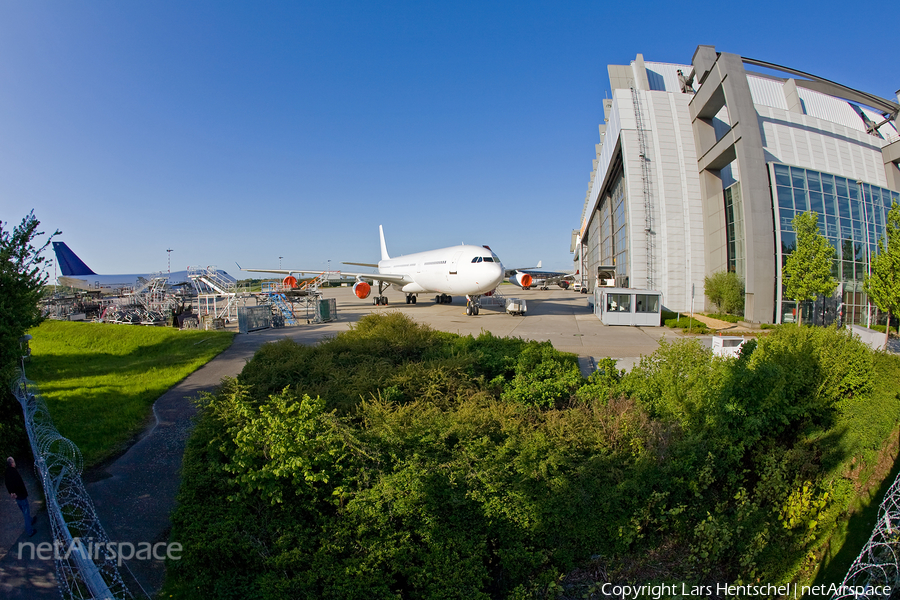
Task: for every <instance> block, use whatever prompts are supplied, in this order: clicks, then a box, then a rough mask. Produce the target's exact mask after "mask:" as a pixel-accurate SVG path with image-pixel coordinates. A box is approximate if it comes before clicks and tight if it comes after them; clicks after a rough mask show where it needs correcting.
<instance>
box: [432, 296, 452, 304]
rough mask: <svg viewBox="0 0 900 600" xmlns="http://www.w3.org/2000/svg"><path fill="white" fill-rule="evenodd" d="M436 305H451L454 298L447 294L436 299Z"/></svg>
mask: <svg viewBox="0 0 900 600" xmlns="http://www.w3.org/2000/svg"><path fill="white" fill-rule="evenodd" d="M434 302H435V304H450V303H452V302H453V296H448V295H447V294H441V295H440V296H435V297H434Z"/></svg>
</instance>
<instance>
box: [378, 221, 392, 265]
mask: <svg viewBox="0 0 900 600" xmlns="http://www.w3.org/2000/svg"><path fill="white" fill-rule="evenodd" d="M378 233H379V234H380V235H381V260H389V259H390V258H391V257H390V256H389V255H388V251H387V244H385V243H384V227H382V226H381V225H379V226H378Z"/></svg>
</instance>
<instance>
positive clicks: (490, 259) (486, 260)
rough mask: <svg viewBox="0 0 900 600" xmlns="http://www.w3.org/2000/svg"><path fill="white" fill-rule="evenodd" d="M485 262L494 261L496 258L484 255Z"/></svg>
mask: <svg viewBox="0 0 900 600" xmlns="http://www.w3.org/2000/svg"><path fill="white" fill-rule="evenodd" d="M484 262H494V259H493V258H491V257H490V256H485V257H484Z"/></svg>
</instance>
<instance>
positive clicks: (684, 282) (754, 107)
mask: <svg viewBox="0 0 900 600" xmlns="http://www.w3.org/2000/svg"><path fill="white" fill-rule="evenodd" d="M608 71H609V79H610V87H611V89H612V98H610V99H607V100H604V104H603V110H604V118H605V123H604V124H602V125H600V140H601V141H600V144H598V145H597V147H596V150H597V156H596V159H595V161H594V169H593V172H592V173H591V182H590V185H589V188H588V193H587V197H586V198H585V203H584V210H583V212H582V218H581V227H580V228H579V229H578V230H575V231H573V237H572V248H571V249H572V251H573V252H574V260H575V268H576V269H579V272H580V273H582V274H583V278H584V283H585V285H586V286H587V287H588V289H589V290H593V289H594V287H596V286H598V285H604V284H605V285H616V286H619V287H631V288H643V289H651V290H658V291H660V292H662V294H663V304H664V305H665V306H666V307H667V308H669V309H670V310H675V311H687V310H689V309H690V307H691V298H692V290H693V294H694V300H693V306H694V310H696V311H701V310H704V309H707V308H711V307H707V306H706V304H707V301H706V300H705V298H704V295H703V281H704V277H705V276H707V275H711V274H713V273H715V272H718V271H722V270H731V271H735V272H736V273H737V274H738V275H739V276H740V277H741V278H742V279H743V280H744V283H745V289H746V295H745V318H746V320H748V321H751V322H754V323H781V322H785V321H791V320H793V319H794V318H795V315H796V309H797V307H796V306H795V305H794V302H793V301H791V300H790V299H787V298H783V297H782V281H781V269H782V266H783V264H784V260H785V258H786V256H787V255H788V254H789V253H790V252H791V250H792V248H793V244H794V242H795V238H794V233H793V231H792V227H791V220H792V219H793V217H794V215H795V214H796V213H797V212H803V211H807V210H813V211H815V212H817V213H818V214H819V226H820V231H821V233H822V234H823V235H825V236H826V237H827V239H828V240H829V242H831V244H832V245H833V246H834V248H835V250H836V252H837V254H836V257H837V259H836V260H835V267H834V274H835V277H836V279H837V280H838V281H839V283H840V285H839V287H838V292H837V293H836V295H835V298H833V299H827V300H824V301H819V302H817V303H808V305H804V307H803V310H804V321H806V320H807V318H810V319H812V320H813V321H818V322H822V321H825V322H828V321H831V320H833V319H834V318H835V317H836V316H837V315H838V313H841V318H842V319H844V320H845V321H848V322H850V321H852V322H857V323H865V321H866V319H867V318H870V316H871V314H872V311H871V308H870V307H869V306H868V302H867V299H866V297H865V294H863V293H862V279H863V275H864V274H865V273H866V272H867V269H868V267H869V257H870V256H871V255H872V254H874V253H875V252H876V249H877V240H878V238H879V237H880V236H881V234H882V231H883V227H884V223H885V216H886V214H887V210H888V208H889V207H890V205H891V203H892V202H900V166H898V163H900V135H898V129H897V127H898V125H897V120H896V119H897V115H898V112H900V92H898V97H897V99H896V100H885V99H882V98H879V97H877V96H874V95H872V94H868V93H865V92H861V91H857V90H853V89H850V88H848V87H846V86H843V85H841V84H838V83H834V82H832V81H828V80H826V79H823V78H821V77H817V76H814V75H810V74H808V73H803V72H802V71H798V70H796V69H791V68H788V67H783V66H779V65H774V64H771V63H765V62H762V61H758V60H754V59H749V58H744V57H741V56H738V55H735V54H727V53H724V52H717V51H716V49H715V47H713V46H698V47H697V50H696V52H695V53H694V56H693V59H692V64H689V65H679V64H670V63H659V62H645V61H644V59H643V57H642V56H641V55H640V54H638V55H637V57H636V58H635V60H634V61H632V62H631V64H630V65H609V66H608ZM807 313H809V316H807Z"/></svg>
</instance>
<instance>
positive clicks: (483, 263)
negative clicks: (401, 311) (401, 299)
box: [378, 245, 504, 296]
mask: <svg viewBox="0 0 900 600" xmlns="http://www.w3.org/2000/svg"><path fill="white" fill-rule="evenodd" d="M378 272H379V273H382V274H392V275H403V276H404V279H405V282H404V283H402V284H400V283H397V284H395V285H396V287H398V288H399V289H400V291H402V292H405V293H407V294H417V293H440V294H455V295H471V296H477V295H481V294H485V293H487V292H490V291H491V290H493V289H494V288H496V287H497V286H498V285H499V284H500V282H501V281H502V280H503V274H504V271H503V265H502V264H501V263H500V259H499V258H497V255H496V254H494V253H493V252H491V251H490V250H488V249H487V248H483V247H481V246H468V245H463V246H451V247H449V248H440V249H438V250H428V251H426V252H416V253H415V254H407V255H405V256H398V257H396V258H388V259H384V260H380V261H378Z"/></svg>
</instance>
